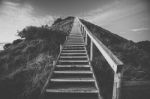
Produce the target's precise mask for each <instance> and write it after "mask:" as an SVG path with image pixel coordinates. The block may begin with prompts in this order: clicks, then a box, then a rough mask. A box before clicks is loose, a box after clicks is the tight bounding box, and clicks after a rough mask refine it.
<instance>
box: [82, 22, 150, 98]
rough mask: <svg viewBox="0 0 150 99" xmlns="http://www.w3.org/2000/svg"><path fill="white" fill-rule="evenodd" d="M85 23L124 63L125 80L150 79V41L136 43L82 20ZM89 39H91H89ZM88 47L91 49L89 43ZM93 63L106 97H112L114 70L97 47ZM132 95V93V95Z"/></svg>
mask: <svg viewBox="0 0 150 99" xmlns="http://www.w3.org/2000/svg"><path fill="white" fill-rule="evenodd" d="M81 21H82V22H83V24H84V25H85V26H86V27H87V28H88V29H89V30H90V31H91V33H93V35H95V36H96V37H97V38H98V39H99V40H100V41H101V42H102V43H103V44H104V45H106V46H107V47H108V48H109V49H110V50H111V51H112V52H113V53H114V54H115V55H116V56H117V57H118V58H119V59H120V60H121V61H123V63H124V67H123V70H122V73H123V80H130V81H131V80H134V81H136V80H150V72H149V71H150V61H149V60H150V54H149V51H150V49H149V48H150V47H149V42H147V41H146V42H139V43H137V44H136V43H134V42H133V41H128V40H126V39H124V38H122V37H120V36H118V35H116V34H113V33H111V32H109V31H107V30H105V29H103V28H101V27H99V26H96V25H94V24H92V23H89V22H87V21H85V20H81ZM88 41H90V40H89V39H88ZM89 44H90V42H89ZM89 44H88V47H87V49H88V50H89V46H90V45H89ZM93 50H94V51H93V52H94V58H93V62H92V65H93V67H94V71H95V74H96V77H97V81H98V85H99V87H100V92H101V94H102V96H103V97H104V99H111V98H112V86H113V74H114V73H113V70H112V69H111V67H110V66H109V64H108V63H107V61H106V60H105V58H104V57H103V56H102V55H101V53H100V52H99V51H98V49H97V48H96V47H94V49H93ZM131 96H132V95H131Z"/></svg>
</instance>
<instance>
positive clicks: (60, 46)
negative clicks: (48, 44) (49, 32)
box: [60, 44, 62, 52]
mask: <svg viewBox="0 0 150 99" xmlns="http://www.w3.org/2000/svg"><path fill="white" fill-rule="evenodd" d="M61 50H62V45H61V44H60V52H61Z"/></svg>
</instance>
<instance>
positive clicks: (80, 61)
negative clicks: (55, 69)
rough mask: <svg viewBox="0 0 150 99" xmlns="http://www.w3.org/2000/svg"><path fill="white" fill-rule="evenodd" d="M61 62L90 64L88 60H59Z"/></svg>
mask: <svg viewBox="0 0 150 99" xmlns="http://www.w3.org/2000/svg"><path fill="white" fill-rule="evenodd" d="M58 61H59V62H89V61H88V60H87V59H86V60H58Z"/></svg>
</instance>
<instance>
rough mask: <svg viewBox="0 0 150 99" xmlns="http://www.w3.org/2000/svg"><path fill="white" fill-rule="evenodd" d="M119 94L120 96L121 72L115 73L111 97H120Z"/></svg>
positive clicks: (116, 98)
mask: <svg viewBox="0 0 150 99" xmlns="http://www.w3.org/2000/svg"><path fill="white" fill-rule="evenodd" d="M120 96H121V73H115V74H114V84H113V96H112V99H120Z"/></svg>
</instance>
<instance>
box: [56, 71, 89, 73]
mask: <svg viewBox="0 0 150 99" xmlns="http://www.w3.org/2000/svg"><path fill="white" fill-rule="evenodd" d="M54 73H62V74H92V71H54Z"/></svg>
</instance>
